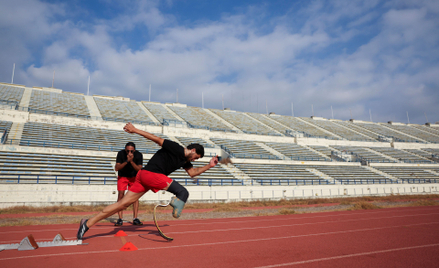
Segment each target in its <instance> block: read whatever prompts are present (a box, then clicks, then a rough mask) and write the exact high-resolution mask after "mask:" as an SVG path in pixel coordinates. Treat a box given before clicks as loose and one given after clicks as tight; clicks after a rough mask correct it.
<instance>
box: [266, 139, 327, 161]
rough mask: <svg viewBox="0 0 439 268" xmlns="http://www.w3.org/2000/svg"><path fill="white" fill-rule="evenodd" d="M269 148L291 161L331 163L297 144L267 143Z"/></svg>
mask: <svg viewBox="0 0 439 268" xmlns="http://www.w3.org/2000/svg"><path fill="white" fill-rule="evenodd" d="M265 144H266V145H267V146H270V147H271V148H273V149H275V150H276V151H278V152H280V153H281V154H283V155H285V156H288V157H290V159H291V160H299V161H330V159H328V158H324V157H322V156H321V155H319V154H317V153H315V152H313V151H311V150H308V149H307V148H305V147H303V146H301V145H299V144H295V143H277V142H265Z"/></svg>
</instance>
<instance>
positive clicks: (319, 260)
mask: <svg viewBox="0 0 439 268" xmlns="http://www.w3.org/2000/svg"><path fill="white" fill-rule="evenodd" d="M437 246H439V244H428V245H420V246H413V247H403V248H392V249H384V250H376V251H369V252H361V253H354V254H347V255H342V256H334V257H328V258H320V259H312V260H306V261H296V262H288V263H280V264H273V265H267V266H258V267H255V268H273V267H282V266H293V265H298V264H306V263H312V262H322V261H331V260H337V259H344V258H352V257H358V256H366V255H371V254H380V253H389V252H395V251H402V250H411V249H418V248H428V247H437Z"/></svg>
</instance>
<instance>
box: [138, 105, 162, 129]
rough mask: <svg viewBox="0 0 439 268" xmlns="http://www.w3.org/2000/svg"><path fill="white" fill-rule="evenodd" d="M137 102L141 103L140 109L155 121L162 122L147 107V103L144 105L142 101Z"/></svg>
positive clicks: (159, 123)
mask: <svg viewBox="0 0 439 268" xmlns="http://www.w3.org/2000/svg"><path fill="white" fill-rule="evenodd" d="M137 104H138V105H139V107H140V109H141V110H142V111H144V112H145V113H146V114H147V115H148V117H149V118H151V120H152V121H153V122H154V123H156V124H158V125H161V122H160V121H159V120H157V118H155V116H154V115H153V114H152V113H151V112H150V111H149V110H148V109H146V107H145V105H143V104H142V103H141V102H137Z"/></svg>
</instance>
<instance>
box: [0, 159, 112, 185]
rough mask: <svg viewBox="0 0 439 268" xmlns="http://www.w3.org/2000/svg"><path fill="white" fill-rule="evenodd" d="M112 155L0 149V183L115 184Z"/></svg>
mask: <svg viewBox="0 0 439 268" xmlns="http://www.w3.org/2000/svg"><path fill="white" fill-rule="evenodd" d="M111 161H114V159H113V158H108V157H97V156H71V155H54V154H39V153H20V152H2V151H0V183H50V184H55V183H56V184H115V183H116V181H117V179H116V177H115V172H114V170H113V167H112V165H111Z"/></svg>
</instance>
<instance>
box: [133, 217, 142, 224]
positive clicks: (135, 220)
mask: <svg viewBox="0 0 439 268" xmlns="http://www.w3.org/2000/svg"><path fill="white" fill-rule="evenodd" d="M133 225H143V223H142V222H141V221H140V220H139V219H138V218H135V219H134V220H133Z"/></svg>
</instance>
